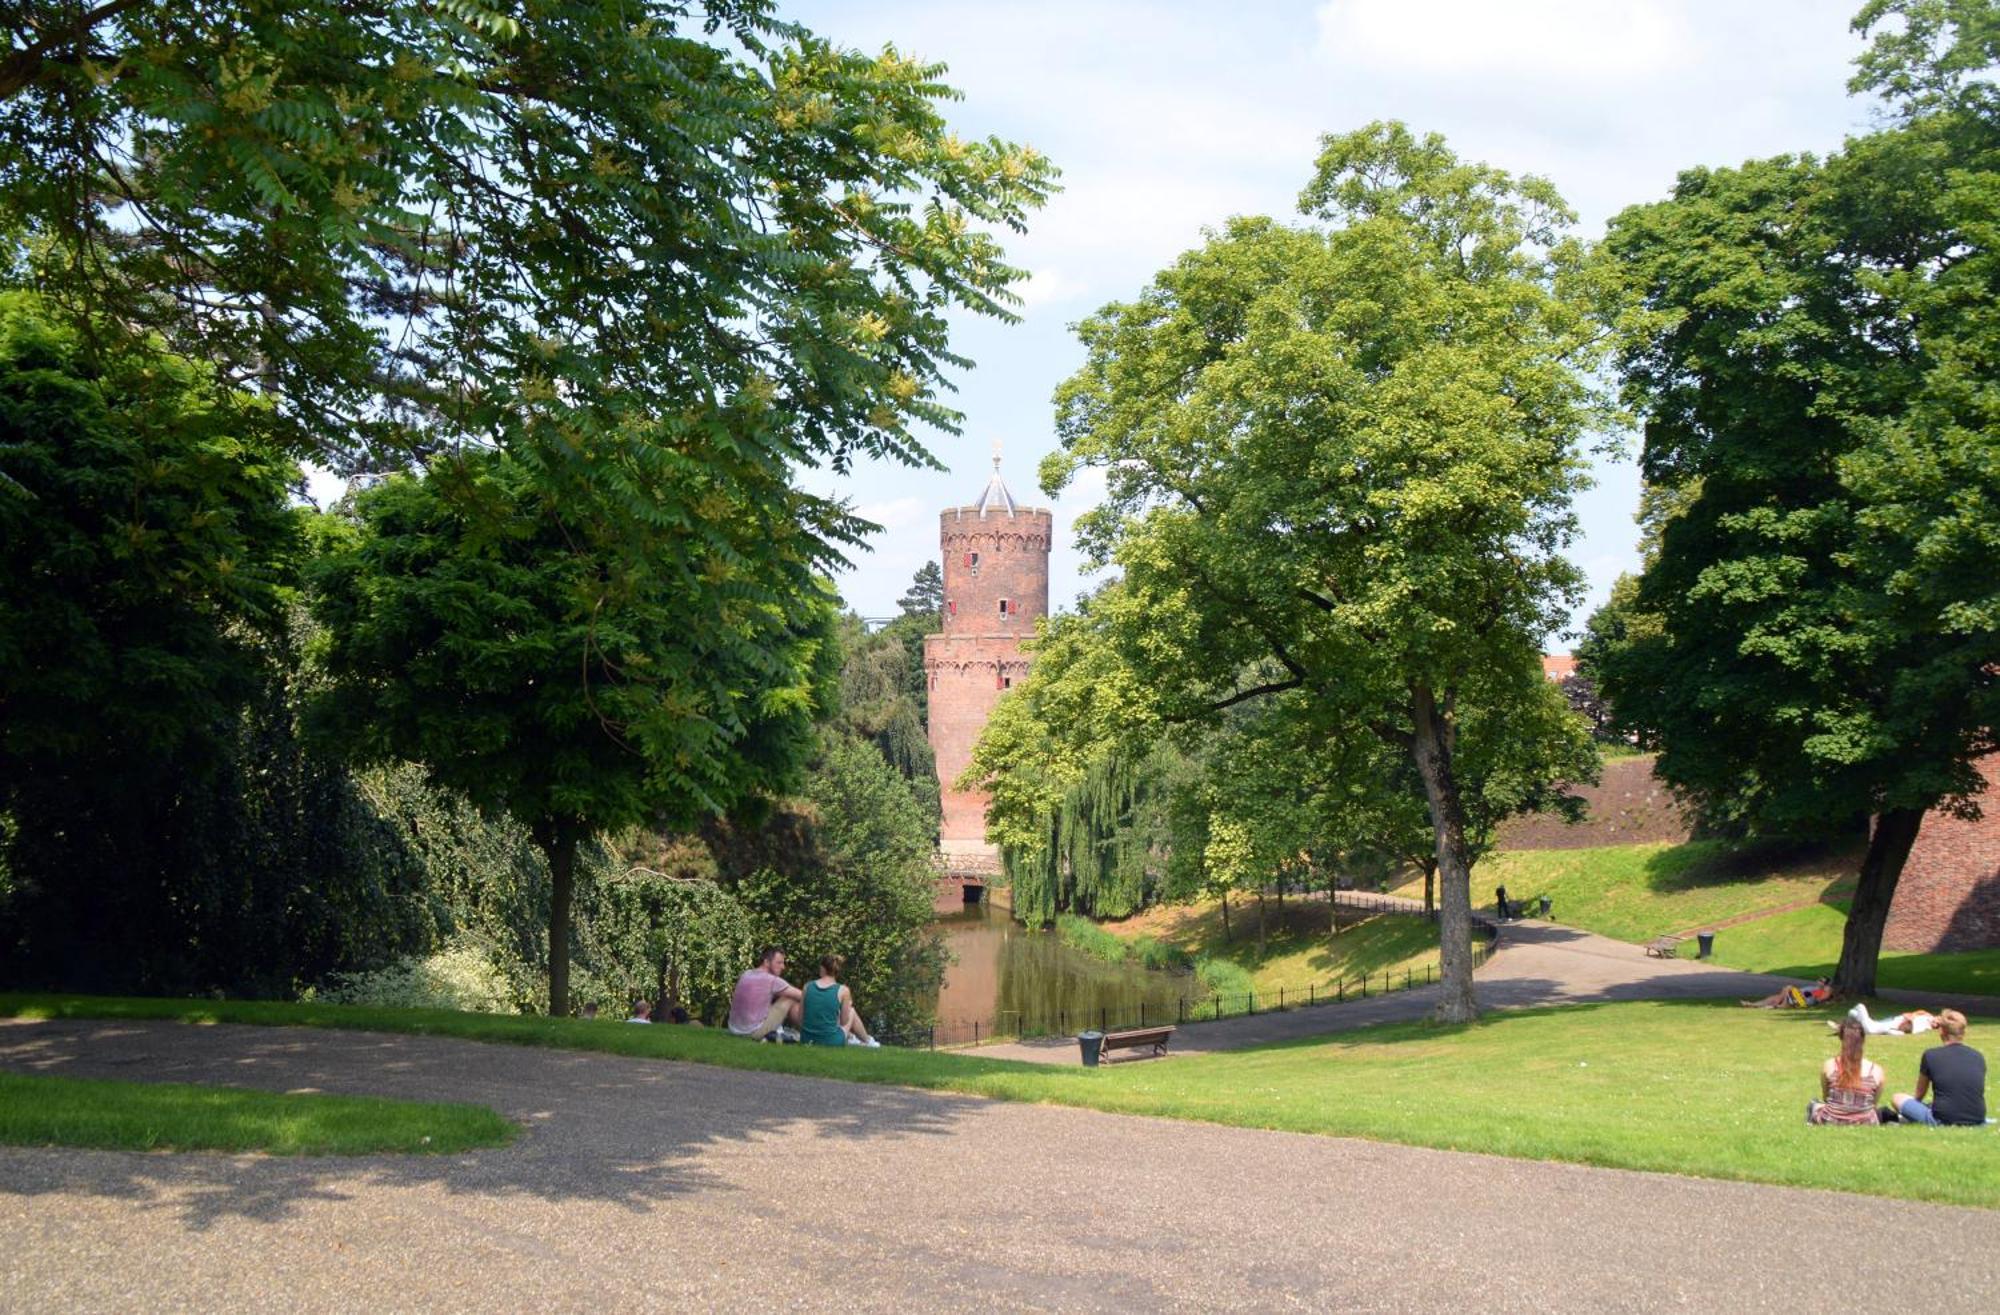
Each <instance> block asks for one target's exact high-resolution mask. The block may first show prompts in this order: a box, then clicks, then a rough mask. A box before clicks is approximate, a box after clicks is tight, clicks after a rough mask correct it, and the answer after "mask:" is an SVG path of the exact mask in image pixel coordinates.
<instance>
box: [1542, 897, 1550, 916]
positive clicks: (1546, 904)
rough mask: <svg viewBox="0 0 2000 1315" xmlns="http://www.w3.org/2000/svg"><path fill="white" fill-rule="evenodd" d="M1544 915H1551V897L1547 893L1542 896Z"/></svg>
mask: <svg viewBox="0 0 2000 1315" xmlns="http://www.w3.org/2000/svg"><path fill="white" fill-rule="evenodd" d="M1542 916H1543V917H1544V918H1546V917H1548V916H1549V897H1548V896H1547V895H1544V896H1542Z"/></svg>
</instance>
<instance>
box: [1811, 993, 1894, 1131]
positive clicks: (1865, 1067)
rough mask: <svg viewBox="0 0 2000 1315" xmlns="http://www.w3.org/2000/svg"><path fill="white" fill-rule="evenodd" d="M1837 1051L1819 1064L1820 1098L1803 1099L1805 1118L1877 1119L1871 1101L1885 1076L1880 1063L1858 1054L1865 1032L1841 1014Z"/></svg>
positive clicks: (1865, 1040) (1834, 1121) (1819, 1120)
mask: <svg viewBox="0 0 2000 1315" xmlns="http://www.w3.org/2000/svg"><path fill="white" fill-rule="evenodd" d="M1838 1031H1839V1033H1840V1053H1839V1054H1837V1055H1835V1056H1834V1057H1833V1058H1832V1059H1829V1060H1827V1061H1826V1063H1825V1064H1823V1065H1821V1066H1820V1070H1819V1093H1820V1097H1821V1098H1820V1099H1819V1100H1815V1101H1808V1102H1807V1103H1806V1122H1807V1123H1815V1124H1845V1123H1880V1122H1881V1121H1882V1120H1881V1118H1880V1116H1879V1115H1877V1114H1876V1113H1875V1102H1876V1101H1877V1100H1879V1099H1881V1096H1882V1084H1883V1082H1884V1081H1885V1080H1886V1079H1885V1077H1884V1075H1883V1073H1882V1066H1881V1065H1880V1064H1877V1063H1876V1062H1875V1061H1874V1060H1872V1059H1865V1058H1863V1057H1862V1054H1861V1049H1862V1047H1863V1046H1865V1045H1866V1044H1867V1043H1868V1034H1867V1033H1866V1032H1864V1031H1863V1030H1862V1029H1861V1024H1860V1022H1859V1021H1857V1020H1855V1019H1852V1018H1843V1019H1841V1020H1840V1023H1839V1025H1838Z"/></svg>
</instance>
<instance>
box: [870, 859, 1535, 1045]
mask: <svg viewBox="0 0 2000 1315" xmlns="http://www.w3.org/2000/svg"><path fill="white" fill-rule="evenodd" d="M1356 894H1359V892H1351V891H1342V892H1341V900H1340V903H1341V904H1342V906H1343V907H1353V908H1367V907H1374V908H1375V909H1376V910H1377V911H1380V912H1385V913H1400V914H1405V915H1409V916H1415V917H1423V916H1425V915H1424V913H1423V911H1422V910H1421V909H1416V910H1412V909H1410V908H1409V907H1407V905H1404V904H1401V903H1400V902H1397V901H1395V900H1393V898H1392V897H1382V896H1364V897H1365V898H1370V899H1376V900H1381V901H1382V903H1380V904H1377V905H1373V906H1370V905H1364V904H1361V903H1359V902H1358V901H1356V902H1352V903H1350V900H1349V897H1350V896H1351V895H1356ZM1433 916H1434V915H1433ZM1473 923H1474V928H1475V930H1476V931H1478V932H1480V933H1481V934H1483V935H1484V937H1485V939H1484V940H1475V941H1473V943H1472V966H1473V967H1474V968H1475V969H1476V968H1478V967H1480V966H1481V965H1482V964H1484V963H1485V962H1486V960H1487V958H1488V957H1489V956H1490V955H1491V954H1492V953H1493V942H1494V939H1495V938H1496V936H1497V934H1498V932H1497V928H1495V926H1494V924H1493V923H1492V922H1491V921H1490V920H1488V919H1487V918H1486V917H1484V916H1483V915H1475V916H1474V918H1473ZM1438 967H1439V966H1438V965H1437V964H1426V965H1424V966H1423V967H1422V968H1416V967H1406V968H1397V969H1389V970H1385V971H1383V972H1379V973H1362V974H1361V975H1360V976H1357V977H1346V976H1340V977H1333V978H1329V979H1327V980H1325V981H1309V982H1304V983H1300V984H1299V985H1296V986H1280V987H1277V988H1276V989H1275V990H1267V991H1248V992H1233V991H1232V992H1227V993H1221V994H1217V993H1212V992H1198V993H1194V994H1190V995H1183V996H1181V997H1180V998H1179V999H1178V1000H1176V1001H1173V1002H1172V1003H1169V1004H1159V1003H1147V1002H1144V1001H1142V1002H1140V1003H1139V1004H1138V1005H1136V1006H1124V1007H1122V1008H1120V1007H1113V1006H1104V1007H1100V1008H1096V1009H1088V1010H1081V1011H1077V1010H1066V1009H1058V1010H1056V1011H1055V1014H1054V1016H1053V1017H1049V1016H1044V1017H1041V1018H1029V1017H1026V1016H1024V1015H1021V1014H1019V1013H1015V1012H1012V1011H1009V1012H1008V1013H1005V1014H1000V1015H997V1016H993V1017H988V1018H973V1019H940V1020H939V1021H938V1022H937V1024H936V1025H935V1026H933V1027H930V1028H928V1029H926V1030H924V1031H922V1032H917V1033H904V1034H901V1035H894V1036H883V1037H882V1038H881V1040H882V1042H883V1044H885V1045H901V1046H915V1047H928V1048H930V1049H933V1050H935V1049H936V1048H937V1047H939V1046H960V1045H978V1044H980V1043H981V1042H985V1041H995V1040H1021V1039H1025V1038H1028V1037H1044V1036H1069V1035H1071V1034H1072V1033H1073V1032H1077V1031H1082V1030H1084V1029H1086V1028H1095V1029H1097V1030H1098V1031H1100V1032H1114V1031H1120V1030H1123V1029H1125V1028H1133V1027H1156V1026H1159V1025H1162V1024H1166V1023H1174V1024H1180V1023H1206V1022H1212V1021H1215V1020H1217V1019H1222V1018H1241V1017H1247V1016H1252V1015H1256V1014H1268V1013H1272V1012H1275V1011H1283V1010H1289V1009H1312V1008H1317V1007H1319V1006H1321V1005H1337V1004H1346V1003H1348V1002H1350V1001H1355V1000H1367V999H1371V998H1373V997H1376V996H1382V995H1390V994H1394V993H1396V992H1400V991H1410V990H1415V989H1416V988H1418V987H1422V986H1429V985H1431V984H1432V983H1434V982H1436V981H1437V980H1438Z"/></svg>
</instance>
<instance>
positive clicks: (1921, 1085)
mask: <svg viewBox="0 0 2000 1315" xmlns="http://www.w3.org/2000/svg"><path fill="white" fill-rule="evenodd" d="M1937 1034H1938V1036H1939V1037H1940V1038H1941V1039H1942V1040H1943V1042H1944V1044H1943V1045H1941V1046H1932V1047H1931V1048H1930V1049H1929V1050H1926V1051H1925V1052H1924V1058H1923V1062H1922V1063H1921V1064H1919V1065H1918V1066H1917V1090H1916V1094H1914V1095H1910V1094H1906V1093H1904V1092H1900V1091H1899V1092H1897V1093H1896V1099H1895V1106H1896V1113H1897V1114H1898V1115H1899V1116H1900V1117H1901V1118H1902V1120H1903V1122H1905V1123H1925V1124H1930V1125H1932V1126H1934V1127H1935V1126H1938V1125H1943V1126H1945V1127H1952V1128H1969V1127H1973V1126H1975V1125H1978V1124H1983V1123H1985V1122H1986V1056H1984V1055H1982V1054H1980V1053H1979V1052H1978V1051H1977V1050H1974V1049H1973V1048H1972V1047H1971V1046H1968V1045H1966V1044H1965V1015H1964V1014H1961V1013H1959V1012H1958V1010H1956V1009H1947V1010H1945V1011H1944V1012H1943V1013H1941V1014H1939V1015H1938V1017H1937ZM1925 1096H1930V1098H1931V1099H1930V1102H1929V1103H1928V1104H1926V1103H1925V1101H1924V1097H1925Z"/></svg>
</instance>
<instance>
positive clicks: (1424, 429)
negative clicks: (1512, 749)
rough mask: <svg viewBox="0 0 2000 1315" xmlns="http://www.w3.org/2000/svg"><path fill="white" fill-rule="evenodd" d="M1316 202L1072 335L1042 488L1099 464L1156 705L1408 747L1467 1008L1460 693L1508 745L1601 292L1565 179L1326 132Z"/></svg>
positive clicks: (1561, 565) (1567, 575)
mask: <svg viewBox="0 0 2000 1315" xmlns="http://www.w3.org/2000/svg"><path fill="white" fill-rule="evenodd" d="M1301 206H1302V208H1303V209H1304V210H1306V211H1307V212H1309V213H1310V214H1312V215H1314V216H1317V217H1318V218H1321V219H1323V220H1325V221H1327V224H1326V225H1325V226H1324V227H1307V228H1285V227H1281V226H1279V225H1277V224H1275V223H1273V222H1271V221H1269V220H1262V219H1251V220H1237V221H1234V222H1232V223H1231V224H1230V225H1229V227H1228V228H1227V230H1226V231H1224V232H1222V233H1218V234H1216V235H1214V236H1213V237H1211V238H1210V240H1209V241H1208V243H1207V244H1206V245H1205V246H1204V247H1202V248H1201V249H1199V250H1196V251H1193V252H1190V253H1188V254H1187V255H1184V256H1183V257H1181V259H1180V260H1179V261H1177V262H1176V263H1175V264H1174V266H1173V267H1172V268H1170V269H1168V270H1166V271H1165V272H1163V273H1161V274H1160V275H1159V276H1157V277H1156V278H1155V279H1154V281H1153V283H1152V284H1151V286H1150V287H1149V288H1148V289H1147V290H1146V291H1145V292H1144V293H1143V294H1142V295H1141V296H1140V297H1139V298H1138V299H1137V300H1135V301H1133V302H1129V303H1124V304H1117V305H1112V306H1108V307H1106V308H1105V309H1103V310H1102V311H1100V312H1098V313H1097V314H1096V315H1094V316H1092V317H1091V318H1090V319H1088V320H1086V321H1085V322H1084V324H1083V325H1082V327H1081V330H1080V333H1081V336H1082V339H1083V343H1084V346H1085V348H1086V351H1087V353H1088V361H1087V363H1086V364H1085V366H1084V367H1083V368H1082V369H1081V370H1080V371H1079V372H1078V373H1077V374H1076V375H1075V376H1074V377H1073V378H1072V379H1070V380H1069V381H1068V382H1067V383H1065V384H1064V385H1063V386H1062V388H1061V389H1060V390H1059V391H1058V393H1057V407H1058V425H1059V429H1060V432H1061V436H1062V442H1063V449H1062V451H1061V452H1059V453H1058V454H1057V455H1055V456H1054V457H1052V458H1051V459H1050V460H1049V462H1048V463H1047V464H1046V465H1045V467H1044V470H1043V482H1044V485H1045V487H1047V488H1048V489H1049V490H1050V491H1051V492H1054V491H1055V490H1057V489H1059V488H1060V487H1061V486H1062V485H1063V484H1064V483H1065V482H1066V481H1067V480H1068V479H1069V478H1070V476H1071V475H1072V474H1073V473H1074V471H1075V470H1076V469H1078V468H1079V467H1082V466H1097V467H1101V468H1103V469H1104V470H1105V471H1106V476H1107V487H1108V494H1107V497H1106V500H1105V502H1104V504H1103V505H1102V506H1101V507H1100V508H1099V509H1097V510H1096V511H1094V512H1091V513H1090V514H1088V515H1086V516H1085V517H1084V518H1083V519H1082V521H1081V523H1080V537H1081V540H1082V543H1083V546H1084V547H1085V549H1086V551H1087V552H1088V554H1089V555H1090V557H1091V558H1092V559H1093V560H1095V561H1097V562H1100V563H1115V564H1116V565H1117V566H1118V567H1119V568H1120V569H1121V570H1122V571H1123V573H1124V582H1125V587H1124V588H1123V589H1122V590H1121V591H1119V593H1118V594H1117V595H1115V596H1114V597H1115V599H1116V605H1115V606H1113V607H1107V608H1106V609H1104V610H1105V612H1106V616H1105V624H1106V625H1107V628H1108V631H1109V633H1110V634H1111V635H1112V636H1113V637H1114V639H1115V640H1116V642H1117V643H1118V645H1119V648H1120V650H1121V660H1122V661H1123V662H1124V663H1125V664H1126V665H1128V666H1129V667H1130V668H1131V669H1132V670H1133V671H1134V672H1135V673H1136V674H1137V676H1138V684H1140V685H1141V686H1143V687H1146V688H1150V689H1152V690H1154V691H1156V697H1157V699H1158V700H1159V702H1160V703H1161V705H1162V709H1163V713H1162V715H1163V716H1164V717H1166V718H1167V719H1169V720H1173V719H1190V720H1192V719H1200V718H1203V717H1209V716H1213V715H1215V714H1217V713H1219V712H1220V711H1222V710H1225V709H1227V708H1230V707H1233V706H1235V705H1237V704H1240V703H1243V702H1246V701H1248V700H1251V699H1254V698H1258V697H1261V696H1265V695H1269V694H1272V693H1277V692H1280V691H1285V690H1300V691H1303V692H1304V693H1305V694H1306V695H1307V696H1308V697H1309V699H1310V700H1311V706H1312V707H1313V709H1314V711H1315V713H1316V714H1317V715H1319V716H1320V717H1321V718H1322V719H1323V720H1322V723H1321V725H1322V727H1323V731H1322V738H1323V739H1324V740H1327V741H1331V740H1333V739H1334V738H1336V737H1338V736H1341V735H1347V734H1373V735H1376V736H1378V737H1379V738H1381V739H1382V740H1383V741H1384V742H1386V743H1389V744H1391V745H1393V746H1395V747H1397V748H1398V749H1400V750H1401V751H1403V752H1404V753H1406V754H1407V755H1409V757H1410V759H1411V761H1412V763H1413V765H1414V766H1415V768H1416V770H1417V772H1418V774H1419V776H1420V777H1421V779H1422V781H1423V785H1424V789H1425V792H1426V796H1427V800H1428V805H1429V809H1430V813H1431V822H1432V830H1433V841H1434V847H1435V852H1436V856H1437V861H1438V867H1439V874H1440V878H1441V913H1442V918H1441V942H1442V951H1443V960H1444V979H1445V994H1444V999H1443V1001H1442V1003H1441V1005H1440V1013H1441V1016H1443V1017H1445V1018H1448V1019H1466V1018H1470V1017H1473V1016H1474V1015H1475V1014H1476V1012H1477V1005H1476V1002H1475V999H1474V996H1473V987H1472V975H1471V968H1472V963H1471V939H1470V935H1471V904H1470V895H1469V883H1468V875H1469V868H1470V863H1471V857H1472V847H1471V843H1470V840H1469V838H1468V835H1467V830H1468V826H1469V821H1468V816H1467V809H1466V801H1465V797H1464V783H1463V775H1462V772H1461V770H1460V768H1459V766H1458V761H1459V759H1460V758H1461V756H1462V755H1464V754H1465V753H1467V752H1468V751H1470V750H1471V748H1472V747H1473V746H1471V745H1470V744H1469V743H1466V742H1465V729H1466V728H1465V725H1464V700H1465V696H1466V691H1467V687H1468V686H1469V685H1470V684H1471V683H1472V682H1473V681H1474V680H1475V679H1477V680H1478V681H1480V682H1481V683H1482V685H1483V687H1484V701H1485V702H1486V704H1487V706H1488V707H1489V708H1490V709H1491V710H1492V711H1493V713H1494V714H1495V716H1494V720H1493V722H1492V723H1491V728H1492V729H1491V733H1495V734H1514V733H1515V731H1514V730H1513V729H1512V728H1511V727H1508V726H1507V716H1506V714H1507V712H1508V710H1509V709H1511V708H1513V707H1516V706H1525V705H1528V704H1530V703H1533V702H1536V701H1539V700H1541V699H1543V698H1544V697H1545V694H1546V691H1544V690H1543V689H1542V685H1543V684H1544V683H1545V682H1543V681H1542V680H1541V676H1540V671H1539V663H1538V661H1537V655H1538V651H1539V641H1540V638H1541V636H1542V635H1544V634H1547V633H1549V632H1550V631H1552V630H1555V629H1557V628H1558V627H1559V626H1560V624H1561V623H1562V620H1563V616H1564V612H1565V608H1566V605H1568V604H1569V603H1571V602H1572V601H1573V599H1574V598H1575V596H1576V593H1577V587H1578V577H1577V574H1576V571H1575V569H1574V568H1573V567H1572V566H1571V565H1570V564H1569V563H1568V562H1567V561H1565V560H1564V559H1563V558H1562V556H1561V555H1560V554H1561V549H1562V547H1563V545H1564V544H1565V543H1566V542H1567V541H1568V539H1569V538H1570V536H1571V535H1572V533H1573V531H1574V518H1573V516H1572V513H1571V510H1570V499H1571V496H1572V494H1573V493H1574V492H1575V490H1576V489H1577V488H1579V487H1580V486H1581V485H1582V484H1583V482H1584V478H1585V476H1584V471H1583V463H1582V458H1581V454H1580V452H1579V450H1578V449H1579V443H1580V440H1581V437H1582V435H1583V434H1584V433H1585V432H1586V431H1587V430H1588V429H1589V427H1590V426H1591V425H1592V424H1593V423H1594V422H1596V420H1597V419H1598V417H1599V414H1600V411H1599V404H1598V399H1597V398H1596V396H1595V395H1594V393H1593V391H1592V389H1591V387H1590V384H1589V373H1588V370H1589V366H1590V364H1591V361H1592V347H1593V342H1594V339H1595V330H1594V328H1593V326H1592V322H1591V318H1590V311H1591V308H1592V297H1593V295H1594V290H1593V289H1592V287H1591V286H1590V285H1589V283H1588V282H1587V280H1586V274H1587V270H1586V268H1585V262H1584V261H1583V259H1582V252H1581V251H1580V249H1579V248H1578V246H1577V245H1576V244H1575V243H1574V242H1572V241H1570V240H1568V239H1566V238H1565V237H1564V236H1563V234H1562V228H1563V225H1564V224H1565V223H1566V222H1567V220H1568V218H1569V216H1568V212H1567V211H1566V210H1565V209H1564V208H1563V205H1562V202H1561V200H1560V198H1559V197H1558V196H1557V195H1556V193H1555V192H1554V190H1553V189H1552V188H1551V187H1550V186H1549V185H1548V184H1547V183H1545V182H1542V181H1540V180H1538V179H1534V178H1519V179H1516V178H1511V177H1509V176H1508V175H1506V174H1504V173H1502V172H1500V171H1498V170H1495V169H1491V168H1488V167H1485V166H1481V165H1475V164H1468V163H1465V162H1462V161H1460V160H1459V159H1458V158H1457V157H1456V156H1454V155H1453V154H1452V153H1451V151H1450V150H1449V149H1448V148H1447V147H1446V146H1445V144H1444V143H1443V141H1442V140H1440V139H1439V138H1437V137H1434V136H1433V137H1425V138H1418V137H1415V136H1413V135H1412V134H1411V133H1410V132H1409V131H1408V130H1407V129H1405V128H1403V127H1402V126H1401V125H1396V124H1387V125H1375V126H1373V127H1370V128H1367V129H1364V130H1362V131H1360V132H1356V133H1353V134H1350V135H1347V136H1340V137H1328V138H1326V139H1325V142H1324V149H1323V151H1322V153H1321V156H1320V159H1319V166H1318V171H1317V174H1316V176H1315V178H1314V180H1313V182H1312V184H1311V185H1310V186H1309V187H1308V188H1307V189H1306V191H1305V193H1304V194H1303V196H1302V198H1301ZM1246 672H1255V673H1258V674H1256V675H1253V676H1250V677H1249V679H1250V681H1251V683H1249V684H1243V683H1240V678H1241V677H1242V676H1243V673H1246Z"/></svg>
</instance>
